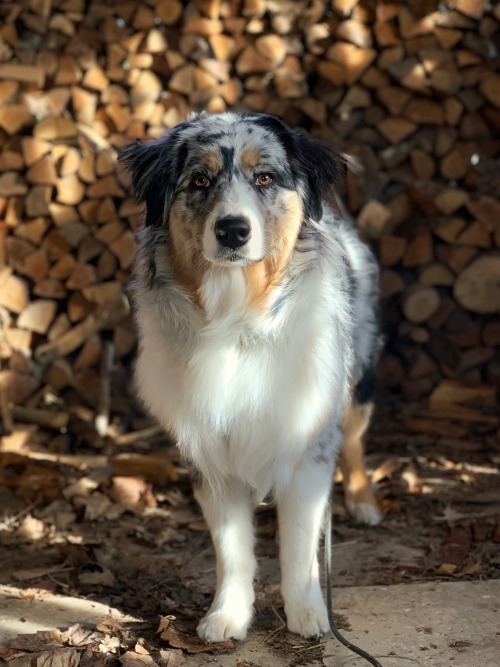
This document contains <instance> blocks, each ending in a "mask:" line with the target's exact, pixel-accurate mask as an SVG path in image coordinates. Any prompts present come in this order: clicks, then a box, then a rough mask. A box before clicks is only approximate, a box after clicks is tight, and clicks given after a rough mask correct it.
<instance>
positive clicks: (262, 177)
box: [255, 174, 273, 188]
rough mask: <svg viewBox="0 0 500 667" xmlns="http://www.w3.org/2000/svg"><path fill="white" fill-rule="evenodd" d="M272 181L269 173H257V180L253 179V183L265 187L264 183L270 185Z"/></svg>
mask: <svg viewBox="0 0 500 667" xmlns="http://www.w3.org/2000/svg"><path fill="white" fill-rule="evenodd" d="M272 182H273V179H272V177H271V176H270V175H269V174H259V175H258V176H257V180H256V181H255V185H260V186H261V187H263V188H265V187H266V185H271V183H272Z"/></svg>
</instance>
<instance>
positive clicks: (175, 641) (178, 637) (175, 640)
mask: <svg viewBox="0 0 500 667" xmlns="http://www.w3.org/2000/svg"><path fill="white" fill-rule="evenodd" d="M160 639H163V640H164V641H166V642H167V643H168V644H169V646H172V647H173V648H180V649H182V650H183V651H187V652H188V653H223V652H227V651H234V649H235V648H236V644H235V643H234V641H233V640H232V639H228V640H227V641H225V642H220V643H217V644H206V643H205V642H204V641H203V640H202V639H200V638H199V637H198V636H197V634H196V622H195V621H179V620H178V619H175V620H173V619H172V620H171V621H170V623H168V624H167V623H165V627H164V629H163V630H162V632H161V634H160Z"/></svg>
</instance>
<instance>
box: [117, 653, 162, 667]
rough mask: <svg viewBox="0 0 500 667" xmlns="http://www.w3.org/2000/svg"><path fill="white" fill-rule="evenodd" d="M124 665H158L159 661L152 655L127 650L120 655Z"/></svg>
mask: <svg viewBox="0 0 500 667" xmlns="http://www.w3.org/2000/svg"><path fill="white" fill-rule="evenodd" d="M120 662H121V664H122V665H123V667H158V663H157V662H155V661H154V660H153V658H152V657H151V656H150V655H141V654H139V653H135V651H127V652H126V653H124V654H123V655H122V656H121V657H120Z"/></svg>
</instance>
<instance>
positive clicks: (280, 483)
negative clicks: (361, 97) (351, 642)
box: [121, 113, 380, 642]
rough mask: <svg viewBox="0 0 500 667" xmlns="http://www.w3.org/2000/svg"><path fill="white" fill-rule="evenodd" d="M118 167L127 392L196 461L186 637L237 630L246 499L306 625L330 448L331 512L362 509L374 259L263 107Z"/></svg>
mask: <svg viewBox="0 0 500 667" xmlns="http://www.w3.org/2000/svg"><path fill="white" fill-rule="evenodd" d="M121 160H122V161H123V162H124V163H125V165H126V166H127V167H128V169H129V171H130V173H131V176H132V181H133V185H134V188H135V192H136V194H137V197H138V199H139V200H140V201H143V202H145V205H146V213H145V225H144V227H143V229H142V230H141V231H140V232H139V235H138V254H137V260H136V280H135V286H134V300H135V311H136V318H137V324H138V329H139V340H140V344H139V358H138V363H137V384H138V388H139V393H140V396H141V397H142V399H143V400H144V402H145V404H146V405H147V407H148V408H149V410H150V412H151V413H152V414H153V415H154V416H155V417H156V418H157V419H158V420H159V421H160V423H161V424H162V425H163V426H165V428H166V429H168V430H169V431H170V432H172V433H173V434H174V435H175V437H176V439H177V442H178V446H179V448H180V451H181V453H182V455H183V456H184V457H185V458H186V459H187V460H188V461H189V462H190V463H191V465H192V467H193V468H194V470H195V471H196V472H195V482H194V483H195V494H196V498H197V499H198V501H199V503H200V505H201V507H202V510H203V514H204V516H205V519H206V522H207V524H208V526H209V528H210V531H211V535H212V540H213V543H214V547H215V552H216V559H217V566H216V576H217V586H216V592H215V598H214V601H213V603H212V606H211V607H210V609H209V610H208V612H207V613H206V615H205V616H204V618H203V619H202V620H201V622H200V624H199V625H198V634H199V635H200V637H201V638H203V639H204V640H206V641H208V642H218V641H222V640H225V639H227V638H229V637H233V638H236V639H243V638H244V637H245V636H246V633H247V629H248V626H249V624H250V621H251V619H252V611H253V602H254V590H253V579H254V575H255V570H256V560H255V556H254V530H253V510H254V508H255V506H256V504H258V503H259V502H260V501H261V500H262V499H264V498H265V497H266V496H270V497H272V498H273V499H274V500H275V501H276V504H277V510H278V517H279V534H280V563H281V573H282V594H283V599H284V604H285V613H286V617H287V622H288V628H289V629H290V630H291V631H292V632H296V633H299V634H300V635H303V636H304V637H310V636H318V635H321V634H323V633H324V632H326V631H327V630H328V629H329V625H328V617H327V610H326V606H325V603H324V601H323V596H322V592H321V587H320V580H319V572H318V558H317V551H318V543H319V540H320V535H321V530H322V523H323V518H324V515H325V511H326V510H327V506H328V503H329V498H330V492H331V486H332V475H333V473H334V468H335V463H336V459H337V456H338V454H339V453H340V452H341V451H342V449H343V453H342V455H341V457H340V462H341V466H342V469H343V475H344V488H345V493H346V502H347V507H348V509H349V511H350V512H351V514H353V515H354V517H356V518H357V519H358V520H360V521H363V522H365V523H368V524H376V523H378V521H379V520H380V513H379V510H378V508H377V503H376V501H375V498H374V497H373V494H372V492H371V490H370V485H369V483H368V479H367V475H366V472H365V469H364V465H363V452H362V444H361V436H362V435H363V432H364V431H365V429H366V426H367V424H368V420H369V417H370V412H371V388H372V383H373V376H374V365H375V363H376V358H377V355H378V350H379V347H380V344H379V341H380V337H379V332H378V323H377V319H378V318H377V302H378V269H377V265H376V262H375V261H374V258H373V256H372V254H371V252H370V251H369V249H368V248H367V247H366V245H365V244H364V243H363V242H362V241H361V240H360V238H359V237H358V234H357V232H356V231H355V229H354V228H353V225H352V223H351V222H350V221H347V220H345V219H342V217H341V216H339V215H338V214H337V213H335V212H334V210H333V209H332V208H330V207H329V206H328V204H327V202H328V201H333V199H332V196H333V195H334V193H335V186H336V182H337V180H338V177H339V174H340V172H341V171H342V169H341V167H340V164H341V159H340V158H339V156H336V155H335V154H333V153H332V152H330V151H329V150H328V149H327V148H325V147H323V146H322V145H319V144H316V143H314V142H313V141H311V140H310V139H309V138H307V137H306V136H304V135H302V134H299V133H297V132H295V131H292V130H291V129H289V128H288V127H287V126H286V125H284V124H283V123H282V122H281V121H279V120H278V119H276V118H274V117H271V116H267V115H260V114H237V113H222V114H218V115H212V116H211V115H208V114H206V113H201V114H200V115H193V116H191V117H190V118H189V119H188V120H187V121H186V122H183V123H181V124H180V125H178V126H177V127H175V128H174V129H173V130H172V131H170V132H169V133H168V134H167V136H165V137H164V138H161V139H159V140H155V141H153V142H151V143H144V144H141V143H136V144H134V145H131V146H128V147H126V148H125V149H124V151H123V153H122V156H121Z"/></svg>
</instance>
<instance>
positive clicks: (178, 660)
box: [159, 648, 187, 667]
mask: <svg viewBox="0 0 500 667" xmlns="http://www.w3.org/2000/svg"><path fill="white" fill-rule="evenodd" d="M186 664H187V659H186V658H185V657H184V653H183V652H182V651H181V650H180V649H177V648H171V649H168V650H163V649H162V650H160V658H159V665H160V667H184V665H186Z"/></svg>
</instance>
